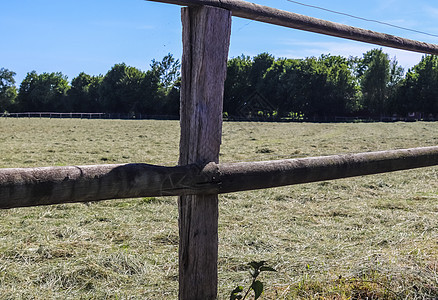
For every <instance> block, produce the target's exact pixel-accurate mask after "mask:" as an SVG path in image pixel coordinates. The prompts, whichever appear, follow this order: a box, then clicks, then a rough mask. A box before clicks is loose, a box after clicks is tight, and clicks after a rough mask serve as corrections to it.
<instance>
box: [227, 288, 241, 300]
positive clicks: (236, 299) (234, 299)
mask: <svg viewBox="0 0 438 300" xmlns="http://www.w3.org/2000/svg"><path fill="white" fill-rule="evenodd" d="M241 292H243V286H240V285H239V286H238V287H236V288H235V289H234V290H233V291H232V292H231V295H230V300H240V299H242V295H240V293H241Z"/></svg>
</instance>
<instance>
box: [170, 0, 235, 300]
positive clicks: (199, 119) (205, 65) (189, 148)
mask: <svg viewBox="0 0 438 300" xmlns="http://www.w3.org/2000/svg"><path fill="white" fill-rule="evenodd" d="M182 23H183V57H182V65H181V108H180V109H181V111H180V116H181V141H180V159H179V164H180V165H187V164H193V163H194V164H198V165H201V166H202V165H205V164H207V163H210V162H214V163H217V162H218V161H219V150H220V144H221V136H222V107H223V92H224V82H225V76H226V70H227V59H228V49H229V43H230V35H231V12H230V11H228V10H224V9H220V8H214V7H207V6H202V7H193V8H183V9H182ZM178 208H179V237H180V243H179V299H181V300H196V299H200V300H201V299H202V300H208V299H216V297H217V258H218V196H217V194H214V195H187V196H181V197H179V200H178Z"/></svg>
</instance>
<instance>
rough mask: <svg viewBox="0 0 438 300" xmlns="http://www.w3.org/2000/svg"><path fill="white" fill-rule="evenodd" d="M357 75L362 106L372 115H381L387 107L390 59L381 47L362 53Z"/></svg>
mask: <svg viewBox="0 0 438 300" xmlns="http://www.w3.org/2000/svg"><path fill="white" fill-rule="evenodd" d="M358 75H359V77H360V85H361V91H362V101H363V105H364V107H365V108H366V109H367V110H368V112H369V113H371V114H372V115H378V116H380V115H382V114H383V113H384V112H385V111H386V108H387V100H388V96H389V93H388V92H389V90H388V86H389V83H390V61H389V58H388V54H385V53H383V50H382V49H373V50H370V51H368V52H366V53H365V54H364V55H363V58H362V61H361V63H360V65H359V70H358Z"/></svg>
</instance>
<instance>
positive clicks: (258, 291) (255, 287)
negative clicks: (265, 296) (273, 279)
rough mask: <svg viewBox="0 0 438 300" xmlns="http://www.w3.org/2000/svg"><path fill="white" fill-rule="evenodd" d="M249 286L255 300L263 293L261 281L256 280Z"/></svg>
mask: <svg viewBox="0 0 438 300" xmlns="http://www.w3.org/2000/svg"><path fill="white" fill-rule="evenodd" d="M251 287H252V289H253V290H254V300H257V299H258V298H259V297H260V296H261V295H262V293H263V283H262V282H261V281H259V280H256V281H254V283H253V284H252V286H251Z"/></svg>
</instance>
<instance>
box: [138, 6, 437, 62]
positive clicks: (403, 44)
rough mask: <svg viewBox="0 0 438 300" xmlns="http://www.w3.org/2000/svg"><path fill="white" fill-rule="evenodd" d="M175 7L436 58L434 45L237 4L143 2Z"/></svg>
mask: <svg viewBox="0 0 438 300" xmlns="http://www.w3.org/2000/svg"><path fill="white" fill-rule="evenodd" d="M147 1H154V2H162V3H169V4H177V5H188V6H199V5H210V6H215V7H220V8H224V9H228V10H231V11H232V13H233V16H236V17H241V18H246V19H251V20H255V21H259V22H264V23H269V24H274V25H279V26H283V27H289V28H294V29H299V30H304V31H310V32H315V33H320V34H325V35H330V36H335V37H340V38H344V39H350V40H355V41H360V42H365V43H370V44H375V45H380V46H386V47H392V48H397V49H403V50H408V51H414V52H420V53H427V54H434V55H438V45H435V44H430V43H425V42H419V41H415V40H410V39H405V38H402V37H398V36H394V35H390V34H385V33H380V32H376V31H372V30H367V29H362V28H357V27H352V26H348V25H343V24H339V23H335V22H330V21H326V20H321V19H317V18H312V17H308V16H304V15H300V14H296V13H292V12H288V11H284V10H280V9H275V8H271V7H267V6H263V5H258V4H255V3H250V2H246V1H241V0H147Z"/></svg>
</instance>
